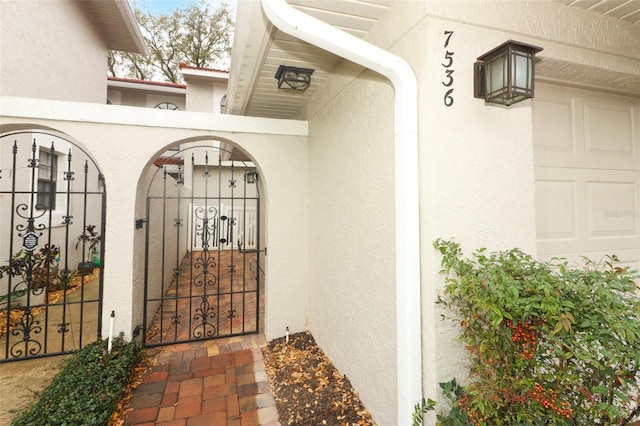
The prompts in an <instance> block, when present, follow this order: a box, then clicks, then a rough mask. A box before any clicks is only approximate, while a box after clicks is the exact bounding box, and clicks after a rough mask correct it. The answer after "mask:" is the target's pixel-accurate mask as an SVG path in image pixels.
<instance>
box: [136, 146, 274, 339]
mask: <svg viewBox="0 0 640 426" xmlns="http://www.w3.org/2000/svg"><path fill="white" fill-rule="evenodd" d="M168 154H170V155H167V156H164V157H161V158H159V159H157V160H156V161H155V165H156V166H157V167H158V168H157V170H155V172H154V173H153V176H152V177H151V178H150V183H149V189H148V192H147V201H146V217H145V219H144V220H139V221H138V222H137V226H139V227H142V226H145V227H146V236H145V240H146V242H145V246H146V251H145V287H144V300H145V302H144V324H143V328H144V330H145V333H144V337H143V342H144V344H145V345H146V346H154V345H163V344H170V343H177V342H186V341H192V340H199V339H212V338H219V337H227V336H235V335H243V334H252V333H257V332H259V331H260V326H261V321H260V314H261V311H262V308H261V305H262V304H263V300H264V298H263V295H262V292H261V284H262V283H261V273H260V271H261V267H260V262H261V258H260V257H261V256H262V255H264V252H263V251H261V250H259V247H260V197H259V191H258V182H257V179H258V175H257V173H256V171H255V167H254V165H253V164H252V163H250V162H246V161H233V160H229V161H223V160H222V158H223V157H224V156H228V153H226V152H225V151H224V150H222V149H220V148H218V147H216V146H212V145H202V146H190V147H189V148H187V149H184V150H182V151H178V152H173V151H169V152H168Z"/></svg>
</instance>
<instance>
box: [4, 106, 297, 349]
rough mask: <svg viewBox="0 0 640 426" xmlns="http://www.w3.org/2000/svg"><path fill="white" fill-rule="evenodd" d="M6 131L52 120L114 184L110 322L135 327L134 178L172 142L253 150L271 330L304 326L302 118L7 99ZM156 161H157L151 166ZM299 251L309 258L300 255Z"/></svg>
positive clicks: (108, 264) (107, 290) (271, 333)
mask: <svg viewBox="0 0 640 426" xmlns="http://www.w3.org/2000/svg"><path fill="white" fill-rule="evenodd" d="M0 104H2V111H1V112H2V116H0V132H5V131H7V130H11V129H14V128H16V127H22V126H27V127H34V126H46V127H49V128H54V129H57V130H59V131H61V132H64V133H66V134H68V135H71V136H72V137H73V138H74V139H75V140H77V141H79V142H80V143H82V144H83V145H84V146H85V147H87V149H88V150H89V151H90V152H91V154H92V155H93V156H94V158H95V159H96V161H97V163H98V164H99V166H100V167H101V170H102V172H103V173H104V175H105V180H106V184H107V219H106V220H107V231H106V240H105V250H106V253H105V259H104V261H105V262H104V265H105V269H104V274H105V277H104V305H103V306H104V313H105V316H104V318H103V320H104V323H105V324H108V323H109V322H108V314H109V313H110V312H111V311H112V310H115V312H116V316H115V330H114V331H115V332H116V333H118V332H120V331H123V332H124V333H125V334H126V335H130V333H131V330H132V327H133V325H134V323H133V319H132V317H133V313H134V312H140V305H139V304H140V303H141V300H140V299H138V298H135V299H134V297H133V295H134V292H133V289H132V281H133V276H134V255H133V252H134V233H135V232H137V231H136V230H135V229H134V222H135V219H136V217H137V216H136V210H135V206H136V196H137V185H136V183H137V182H138V180H139V179H140V177H141V176H142V175H143V171H144V169H145V167H147V166H148V162H149V160H150V159H152V158H155V156H156V155H157V154H158V153H161V152H162V151H163V150H164V149H165V148H166V147H168V146H171V145H175V144H176V143H180V142H189V141H192V140H197V139H222V140H225V141H228V142H230V143H235V144H237V145H238V146H240V147H241V148H242V149H244V150H245V151H246V152H248V153H250V154H251V155H252V156H253V160H254V163H255V164H256V166H257V168H258V171H259V173H260V179H261V182H262V184H263V186H264V188H265V190H264V194H263V199H264V203H265V210H264V211H265V216H266V218H265V228H266V229H265V240H266V241H265V245H266V246H267V247H268V256H266V257H265V273H266V279H265V281H266V314H265V323H266V324H265V334H266V336H267V338H268V339H272V338H274V337H277V336H280V335H282V334H284V330H285V327H287V326H288V327H289V329H290V330H291V331H292V332H295V331H301V330H304V329H305V328H306V326H307V309H308V303H307V294H308V290H307V279H306V278H307V274H308V262H307V260H306V257H305V255H304V254H305V253H307V251H308V217H307V213H306V212H307V206H308V197H307V187H308V185H307V174H308V172H307V142H306V134H307V125H306V123H305V122H296V121H282V120H279V121H278V120H269V119H256V118H245V117H231V116H219V115H218V116H214V115H211V114H202V113H187V112H183V111H160V110H155V109H141V108H133V107H121V106H114V105H91V104H81V103H71V102H55V101H39V100H30V99H18V98H7V97H2V98H0ZM152 167H155V166H152ZM301 256H302V258H301Z"/></svg>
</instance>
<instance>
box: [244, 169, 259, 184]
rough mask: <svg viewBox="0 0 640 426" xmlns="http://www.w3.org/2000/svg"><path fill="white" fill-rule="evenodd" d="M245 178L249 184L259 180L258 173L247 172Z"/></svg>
mask: <svg viewBox="0 0 640 426" xmlns="http://www.w3.org/2000/svg"><path fill="white" fill-rule="evenodd" d="M244 178H245V180H246V182H247V183H256V181H257V180H258V172H245V174H244Z"/></svg>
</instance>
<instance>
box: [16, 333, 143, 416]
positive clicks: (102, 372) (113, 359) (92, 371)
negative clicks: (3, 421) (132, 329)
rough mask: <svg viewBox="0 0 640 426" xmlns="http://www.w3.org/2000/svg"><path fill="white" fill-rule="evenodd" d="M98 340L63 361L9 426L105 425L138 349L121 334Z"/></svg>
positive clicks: (126, 381) (124, 386)
mask: <svg viewBox="0 0 640 426" xmlns="http://www.w3.org/2000/svg"><path fill="white" fill-rule="evenodd" d="M112 343H113V346H112V350H111V352H110V353H108V352H107V341H106V340H99V341H97V342H94V343H92V344H90V345H88V346H87V347H85V348H84V349H82V350H80V351H78V352H77V353H76V354H75V355H74V356H73V357H71V358H69V359H68V360H67V361H65V365H64V367H63V369H62V371H61V372H60V373H59V374H58V375H57V376H56V377H55V378H54V380H53V382H52V383H51V385H49V387H47V388H46V389H45V390H44V392H43V393H42V395H41V396H40V399H39V400H38V402H37V403H36V404H35V405H34V406H33V407H31V409H29V410H26V411H24V412H22V413H20V414H19V415H18V416H17V417H16V418H15V419H14V420H13V422H12V423H11V425H12V426H28V425H37V426H46V425H51V426H54V425H55V426H72V425H78V426H80V425H82V426H92V425H96V426H97V425H105V424H107V422H108V421H109V417H111V415H112V414H113V412H114V411H115V409H116V407H117V405H118V402H119V400H120V398H121V397H122V394H123V392H124V390H125V389H126V387H127V384H128V383H129V379H130V377H131V372H132V370H133V368H134V367H135V366H136V365H137V364H138V363H139V362H140V361H141V354H142V353H141V349H140V346H139V345H138V344H137V343H135V342H126V341H125V340H124V339H123V338H122V337H118V338H115V339H114V340H113V342H112Z"/></svg>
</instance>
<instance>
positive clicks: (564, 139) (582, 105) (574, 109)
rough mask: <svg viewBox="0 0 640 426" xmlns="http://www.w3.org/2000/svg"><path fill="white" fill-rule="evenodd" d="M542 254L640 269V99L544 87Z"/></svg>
mask: <svg viewBox="0 0 640 426" xmlns="http://www.w3.org/2000/svg"><path fill="white" fill-rule="evenodd" d="M533 141H534V164H535V178H536V227H537V228H536V230H537V241H538V255H539V257H541V258H543V259H550V258H551V257H554V256H557V257H566V258H568V259H569V260H570V262H579V261H580V258H581V256H587V257H589V258H590V259H592V260H596V261H598V260H601V259H603V257H604V256H605V255H607V254H615V255H617V256H618V257H619V258H620V259H621V260H622V261H623V263H624V264H626V265H630V266H631V267H633V268H638V267H640V204H639V203H640V99H638V98H632V97H626V96H618V95H611V94H606V93H601V92H595V91H588V90H578V89H571V88H566V87H561V86H554V85H547V84H537V85H536V97H535V101H534V103H533Z"/></svg>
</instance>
